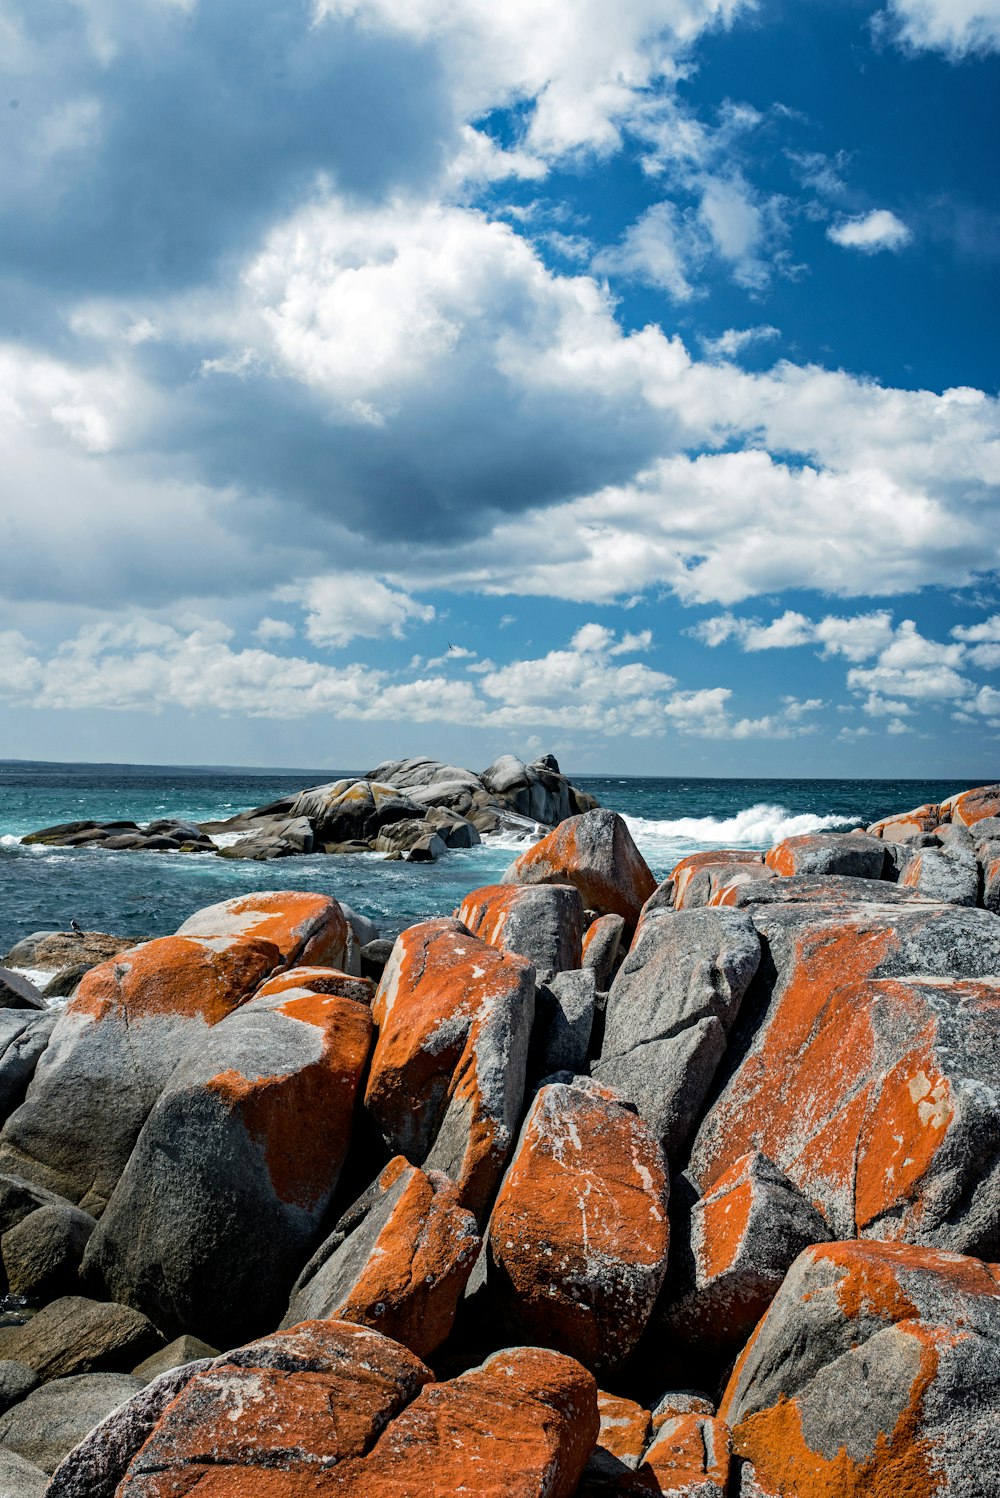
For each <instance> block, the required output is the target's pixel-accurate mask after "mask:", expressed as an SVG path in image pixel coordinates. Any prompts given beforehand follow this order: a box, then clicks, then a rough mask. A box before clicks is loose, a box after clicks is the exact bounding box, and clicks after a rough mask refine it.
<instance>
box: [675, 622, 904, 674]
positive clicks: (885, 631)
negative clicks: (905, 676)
mask: <svg viewBox="0 0 1000 1498" xmlns="http://www.w3.org/2000/svg"><path fill="white" fill-rule="evenodd" d="M688 634H690V635H692V636H693V637H694V638H695V639H696V640H701V642H702V644H703V645H709V646H717V645H722V644H723V643H724V642H725V641H726V640H735V641H736V642H737V643H738V644H739V647H740V649H741V650H747V651H758V650H787V649H790V648H793V647H795V646H798V645H821V646H822V647H823V654H824V655H829V656H832V655H843V656H846V657H847V659H848V660H855V661H861V660H865V659H866V658H867V657H868V656H871V655H875V654H877V652H878V651H879V650H880V649H882V648H883V647H884V646H885V645H887V644H888V643H889V642H890V641H891V640H892V638H893V629H892V615H891V614H890V613H889V611H888V609H879V610H877V611H876V612H874V613H870V614H854V615H853V616H848V617H843V616H840V615H837V614H827V615H825V616H824V617H823V618H822V619H815V620H813V619H809V618H807V616H806V615H805V614H800V613H797V612H796V611H795V610H794V609H786V610H785V612H784V613H783V614H781V615H780V616H779V617H778V618H776V619H772V621H771V622H770V624H762V623H761V622H760V620H759V619H738V618H737V617H736V615H735V614H731V613H726V614H718V615H716V616H715V617H713V618H710V619H702V620H700V621H699V623H698V624H695V625H692V627H691V628H690V629H689V630H688Z"/></svg>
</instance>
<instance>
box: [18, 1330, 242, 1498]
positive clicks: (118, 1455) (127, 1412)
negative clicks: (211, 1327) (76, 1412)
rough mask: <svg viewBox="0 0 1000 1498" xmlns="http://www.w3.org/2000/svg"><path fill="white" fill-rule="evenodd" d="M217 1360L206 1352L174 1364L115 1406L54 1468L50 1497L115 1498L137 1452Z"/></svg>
mask: <svg viewBox="0 0 1000 1498" xmlns="http://www.w3.org/2000/svg"><path fill="white" fill-rule="evenodd" d="M164 1351H166V1349H164ZM212 1361H213V1360H212V1359H210V1358H201V1359H198V1360H196V1361H194V1362H191V1363H184V1364H182V1365H181V1366H180V1367H178V1368H171V1369H169V1370H168V1371H167V1372H165V1373H161V1374H160V1375H159V1377H157V1378H154V1379H153V1380H152V1382H147V1383H144V1384H142V1386H141V1387H140V1388H139V1389H138V1390H137V1392H135V1393H133V1394H132V1396H131V1397H130V1398H129V1399H127V1400H125V1402H124V1403H123V1404H119V1405H117V1406H116V1407H115V1408H114V1409H112V1410H111V1412H110V1413H109V1414H107V1415H105V1417H104V1419H103V1420H101V1422H100V1423H99V1424H98V1425H95V1426H94V1428H93V1429H92V1430H91V1431H90V1432H89V1433H88V1434H87V1435H85V1436H84V1437H83V1439H82V1440H81V1441H79V1442H78V1443H77V1444H76V1445H75V1446H74V1447H73V1448H72V1450H71V1451H69V1452H67V1454H66V1455H65V1456H64V1457H63V1459H62V1461H61V1462H60V1463H59V1466H58V1467H57V1468H56V1470H55V1472H54V1473H53V1474H52V1485H51V1487H50V1488H49V1489H48V1498H114V1495H115V1492H116V1490H117V1488H118V1484H119V1482H120V1481H121V1479H122V1478H123V1477H124V1476H125V1471H126V1469H127V1467H128V1465H129V1463H130V1462H131V1460H132V1458H133V1456H135V1454H136V1452H137V1451H138V1450H139V1449H140V1447H141V1446H142V1445H143V1444H144V1442H145V1441H146V1440H147V1438H148V1437H149V1435H150V1433H151V1432H152V1431H153V1429H154V1427H155V1426H156V1424H157V1422H158V1421H159V1419H160V1417H161V1416H162V1415H163V1413H164V1411H165V1410H166V1408H167V1406H168V1405H170V1404H171V1403H172V1402H173V1400H174V1399H176V1397H177V1396H178V1394H180V1393H181V1391H182V1390H183V1389H184V1388H185V1387H186V1386H187V1385H188V1384H189V1383H190V1382H191V1380H192V1378H194V1377H195V1375H196V1374H199V1373H203V1372H205V1371H206V1370H207V1369H208V1368H210V1367H211V1365H212ZM137 1381H138V1379H137Z"/></svg>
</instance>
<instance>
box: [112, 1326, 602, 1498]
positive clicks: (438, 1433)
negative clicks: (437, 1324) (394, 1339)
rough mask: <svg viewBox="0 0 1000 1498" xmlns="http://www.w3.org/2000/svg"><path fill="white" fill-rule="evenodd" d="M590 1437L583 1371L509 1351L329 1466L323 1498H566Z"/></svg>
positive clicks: (530, 1350) (529, 1351)
mask: <svg viewBox="0 0 1000 1498" xmlns="http://www.w3.org/2000/svg"><path fill="white" fill-rule="evenodd" d="M599 1428H600V1424H599V1419H598V1414H597V1389H596V1385H595V1383H594V1379H593V1377H592V1375H591V1374H590V1373H588V1372H587V1370H586V1369H585V1368H583V1367H581V1366H580V1364H579V1363H577V1362H574V1360H573V1359H572V1358H568V1357H564V1356H563V1355H562V1354H561V1353H558V1352H549V1351H548V1350H547V1349H543V1348H536V1347H514V1348H509V1349H507V1350H506V1351H504V1352H497V1353H494V1354H493V1356H492V1357H490V1358H487V1360H486V1362H485V1363H484V1364H483V1365H482V1367H480V1368H473V1369H472V1370H471V1371H470V1372H468V1373H463V1374H462V1375H461V1376H460V1377H458V1378H454V1379H451V1380H449V1381H448V1382H447V1383H438V1384H429V1385H427V1386H425V1387H424V1389H423V1390H422V1391H421V1392H420V1394H418V1395H417V1397H416V1399H414V1400H413V1402H412V1404H410V1405H408V1406H407V1408H406V1409H405V1410H404V1411H403V1412H402V1413H401V1414H400V1415H397V1416H396V1418H395V1419H394V1420H393V1421H392V1422H391V1424H390V1425H389V1426H388V1428H387V1429H386V1430H385V1431H384V1433H383V1434H382V1436H381V1437H380V1438H379V1440H378V1441H377V1442H376V1444H375V1445H374V1447H373V1448H372V1450H371V1451H370V1452H368V1454H367V1455H365V1456H363V1457H356V1458H353V1459H349V1460H347V1461H345V1462H343V1463H342V1464H338V1466H337V1467H336V1468H335V1469H334V1484H333V1485H332V1486H331V1488H330V1492H331V1493H332V1494H336V1495H338V1498H399V1495H400V1494H403V1493H414V1494H416V1493H420V1494H425V1493H426V1494H431V1493H434V1492H439V1493H441V1494H453V1493H454V1494H457V1493H468V1494H470V1495H471V1494H479V1493H482V1494H488V1493H502V1494H504V1495H507V1498H538V1495H539V1494H543V1493H544V1494H546V1495H551V1498H571V1495H572V1494H574V1493H575V1492H576V1488H577V1484H578V1482H579V1480H580V1476H581V1474H582V1472H583V1469H584V1466H585V1464H586V1461H587V1457H588V1456H589V1454H590V1452H591V1450H592V1449H593V1445H594V1441H595V1439H596V1436H597V1433H598V1430H599ZM124 1498H128V1495H127V1494H126V1495H124Z"/></svg>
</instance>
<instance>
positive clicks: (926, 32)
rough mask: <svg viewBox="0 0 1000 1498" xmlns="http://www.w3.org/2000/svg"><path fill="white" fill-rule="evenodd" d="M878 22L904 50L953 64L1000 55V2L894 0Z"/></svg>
mask: <svg viewBox="0 0 1000 1498" xmlns="http://www.w3.org/2000/svg"><path fill="white" fill-rule="evenodd" d="M876 20H877V22H878V23H879V24H878V27H877V30H878V31H879V32H882V31H888V32H889V33H890V34H891V35H893V36H894V37H895V38H896V39H897V40H898V41H900V42H901V43H902V44H903V45H904V46H906V47H912V48H914V49H916V50H919V51H936V52H944V53H945V55H946V56H948V57H950V58H951V59H952V60H953V61H957V60H958V59H959V58H962V57H967V56H969V55H970V54H976V53H986V52H996V51H1000V0H890V3H889V6H888V8H887V9H886V10H885V11H883V12H880V14H879V15H878V16H877V17H876Z"/></svg>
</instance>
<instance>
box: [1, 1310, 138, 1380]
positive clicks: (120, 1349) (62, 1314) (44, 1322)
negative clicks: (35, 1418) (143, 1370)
mask: <svg viewBox="0 0 1000 1498" xmlns="http://www.w3.org/2000/svg"><path fill="white" fill-rule="evenodd" d="M162 1346H163V1338H162V1337H161V1336H160V1334H159V1332H158V1331H157V1330H156V1328H155V1326H153V1325H152V1323H151V1322H150V1321H149V1320H148V1318H147V1317H145V1316H144V1315H143V1314H142V1312H141V1311H136V1310H134V1309H133V1308H132V1307H131V1306H124V1305H115V1304H114V1303H113V1302H108V1301H98V1300H87V1299H86V1298H85V1297H84V1296H82V1295H65V1296H63V1297H62V1298H61V1299H60V1300H53V1301H50V1303H49V1304H48V1305H47V1306H45V1308H44V1309H43V1310H41V1311H39V1312H38V1314H37V1316H33V1317H32V1318H31V1320H30V1321H26V1322H25V1323H24V1325H23V1326H10V1327H4V1328H0V1359H12V1360H13V1361H15V1362H18V1363H26V1364H27V1365H28V1367H29V1368H33V1369H34V1371H35V1372H36V1373H37V1374H38V1378H39V1381H40V1382H42V1383H47V1382H48V1381H49V1379H53V1378H65V1377H66V1376H67V1375H69V1374H75V1373H99V1372H103V1371H105V1370H110V1369H115V1370H119V1369H123V1368H132V1367H134V1366H135V1364H136V1363H137V1362H138V1361H139V1360H140V1358H144V1357H148V1356H149V1355H150V1354H151V1353H152V1352H155V1351H156V1349H157V1348H159V1347H162Z"/></svg>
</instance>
